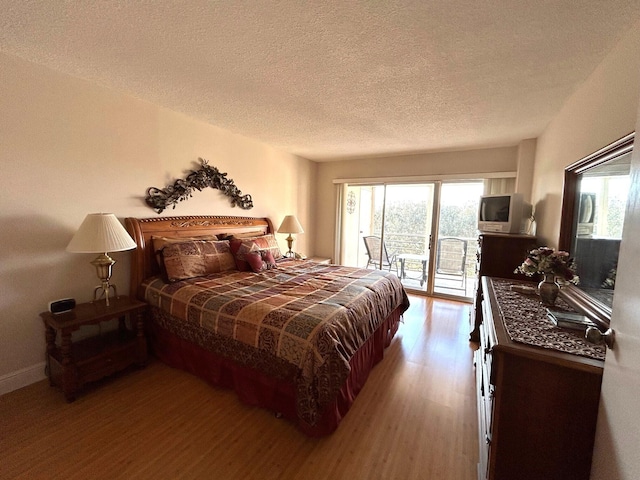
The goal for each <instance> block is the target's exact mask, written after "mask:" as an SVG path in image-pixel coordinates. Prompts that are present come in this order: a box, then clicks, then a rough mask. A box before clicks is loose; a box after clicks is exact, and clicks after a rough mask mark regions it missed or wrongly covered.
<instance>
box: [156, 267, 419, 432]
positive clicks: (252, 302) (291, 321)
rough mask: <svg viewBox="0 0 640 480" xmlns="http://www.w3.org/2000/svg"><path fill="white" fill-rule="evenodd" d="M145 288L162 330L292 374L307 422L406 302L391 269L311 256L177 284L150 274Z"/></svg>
mask: <svg viewBox="0 0 640 480" xmlns="http://www.w3.org/2000/svg"><path fill="white" fill-rule="evenodd" d="M144 287H145V298H146V300H147V302H148V303H149V304H150V305H151V306H153V307H156V309H157V310H158V311H159V312H157V313H158V314H156V315H154V318H155V321H157V322H159V323H160V324H161V325H160V326H161V327H163V328H165V329H167V330H169V331H171V332H172V333H174V334H176V335H178V336H180V337H182V338H185V339H188V340H190V341H193V342H195V343H197V344H198V345H200V346H202V347H204V348H207V349H209V350H211V351H213V352H215V353H218V354H221V355H224V356H227V357H230V358H233V359H234V360H235V361H238V362H240V363H241V364H243V365H246V366H251V367H253V368H257V369H259V370H262V371H266V372H268V373H270V374H271V375H275V376H276V377H277V376H281V377H282V378H286V377H288V378H289V379H290V378H291V376H292V375H293V377H294V382H295V384H296V390H297V408H298V415H299V416H300V418H302V419H303V420H304V421H305V422H307V423H308V424H309V425H314V424H315V421H316V419H317V414H318V412H319V411H320V410H321V409H322V407H323V406H325V405H327V404H328V403H329V402H330V401H332V400H333V398H335V395H336V394H337V392H338V391H339V390H340V388H341V387H342V385H343V383H344V381H345V380H346V378H347V376H348V375H349V372H350V366H349V360H350V359H351V357H352V355H353V354H354V353H355V351H356V350H357V349H358V348H359V347H360V346H361V345H363V344H364V342H365V341H366V340H367V339H368V338H369V337H370V336H371V335H372V333H373V332H374V331H375V330H376V329H377V328H378V326H379V325H381V323H382V322H383V321H384V320H385V319H386V318H387V317H388V316H389V315H390V314H391V313H392V312H393V311H394V310H396V309H397V308H399V307H401V311H402V312H404V311H405V310H406V309H407V308H408V306H409V301H408V299H407V295H406V293H405V291H404V288H403V287H402V285H401V284H400V280H399V279H398V277H396V276H395V275H393V274H390V273H387V272H381V271H377V270H364V269H357V268H351V267H344V266H338V265H323V264H318V263H315V262H311V261H291V260H287V261H284V262H282V263H280V264H279V266H278V268H276V269H273V270H267V271H263V272H260V273H253V272H239V271H233V272H225V273H219V274H213V275H209V276H206V277H200V278H192V279H189V280H183V281H180V282H176V283H165V282H164V281H163V280H162V279H161V278H159V277H154V278H151V279H149V280H147V281H146V282H145V283H144Z"/></svg>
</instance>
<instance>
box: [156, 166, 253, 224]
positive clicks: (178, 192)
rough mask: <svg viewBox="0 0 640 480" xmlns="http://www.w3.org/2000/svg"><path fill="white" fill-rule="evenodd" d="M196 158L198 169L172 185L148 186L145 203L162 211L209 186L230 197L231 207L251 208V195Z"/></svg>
mask: <svg viewBox="0 0 640 480" xmlns="http://www.w3.org/2000/svg"><path fill="white" fill-rule="evenodd" d="M198 160H199V161H200V169H199V170H192V171H191V173H189V174H188V175H187V176H186V177H185V178H184V179H178V180H176V181H175V182H174V183H173V185H169V186H167V188H162V189H160V188H156V187H149V188H148V189H147V197H146V198H145V202H146V203H147V205H149V206H150V207H151V208H153V209H154V210H155V211H156V213H162V212H163V211H164V209H165V208H167V207H168V206H169V205H172V208H176V205H177V204H178V202H182V201H183V200H188V199H189V198H191V197H192V196H193V192H194V191H195V190H197V191H201V190H203V189H205V188H207V187H211V188H215V189H217V190H220V191H221V192H222V193H224V194H225V195H226V196H228V197H230V198H231V206H232V207H235V206H236V205H237V206H239V207H240V208H242V209H244V210H249V209H251V208H253V200H251V195H248V194H247V195H243V194H242V192H241V191H240V189H239V188H238V187H236V186H235V184H234V183H233V180H232V179H230V178H227V174H226V173H220V171H219V170H218V169H217V168H216V167H212V166H211V165H209V162H208V161H207V160H205V159H203V158H198Z"/></svg>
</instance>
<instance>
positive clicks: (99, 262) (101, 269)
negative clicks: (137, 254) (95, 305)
mask: <svg viewBox="0 0 640 480" xmlns="http://www.w3.org/2000/svg"><path fill="white" fill-rule="evenodd" d="M115 263H116V261H115V260H114V259H113V258H111V257H110V256H109V255H107V254H106V253H103V254H101V255H98V256H97V257H96V259H95V260H94V261H93V262H91V265H93V266H95V267H96V274H97V275H98V278H99V279H100V282H101V284H100V285H98V286H97V287H96V288H95V289H94V290H93V301H94V302H95V301H97V300H100V299H101V298H102V297H104V299H105V303H106V305H107V307H108V306H109V291H110V290H111V289H112V288H113V295H114V297H116V298H117V297H118V292H117V290H116V286H115V285H112V284H111V283H109V280H110V279H111V271H112V268H111V267H113V265H114V264H115ZM98 292H101V293H100V295H99V296H98Z"/></svg>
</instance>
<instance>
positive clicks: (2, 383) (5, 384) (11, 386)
mask: <svg viewBox="0 0 640 480" xmlns="http://www.w3.org/2000/svg"><path fill="white" fill-rule="evenodd" d="M45 366H46V363H45V362H42V363H37V364H35V365H34V366H32V367H28V368H23V369H22V370H18V371H16V372H11V373H8V374H7V375H3V376H1V377H0V395H4V394H5V393H9V392H13V391H14V390H18V389H19V388H22V387H26V386H27V385H31V384H32V383H36V382H39V381H40V380H44V379H45V378H47V376H46V375H45V373H44V368H45Z"/></svg>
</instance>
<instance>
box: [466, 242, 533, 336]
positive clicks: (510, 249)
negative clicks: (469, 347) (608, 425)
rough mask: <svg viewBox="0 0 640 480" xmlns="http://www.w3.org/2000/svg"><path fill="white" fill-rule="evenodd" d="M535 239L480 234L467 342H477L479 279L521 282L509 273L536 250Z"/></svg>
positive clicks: (480, 301)
mask: <svg viewBox="0 0 640 480" xmlns="http://www.w3.org/2000/svg"><path fill="white" fill-rule="evenodd" d="M537 246H538V245H537V244H536V237H534V236H531V235H518V234H507V233H482V234H480V235H479V236H478V249H477V252H476V278H475V294H474V308H473V309H471V313H470V318H469V323H470V330H471V335H470V340H471V341H474V342H477V341H479V340H480V336H479V334H480V331H479V326H480V324H481V323H482V285H481V283H480V278H481V277H482V276H487V277H501V278H514V279H523V278H526V277H525V276H524V275H522V274H519V273H513V271H514V270H515V269H516V267H517V266H518V265H520V264H521V263H522V262H523V261H524V259H525V258H526V257H527V253H529V252H530V251H531V250H533V249H534V248H536V247H537Z"/></svg>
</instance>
